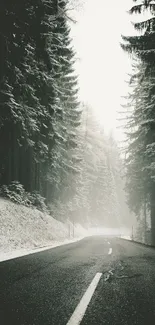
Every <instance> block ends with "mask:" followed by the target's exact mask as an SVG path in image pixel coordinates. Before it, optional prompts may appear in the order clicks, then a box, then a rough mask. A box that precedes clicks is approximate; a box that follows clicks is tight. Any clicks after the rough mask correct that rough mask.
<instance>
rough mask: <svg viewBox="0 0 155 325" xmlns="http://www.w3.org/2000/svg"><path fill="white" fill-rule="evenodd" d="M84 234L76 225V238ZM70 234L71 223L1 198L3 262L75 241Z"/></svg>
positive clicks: (1, 251) (0, 250) (0, 255)
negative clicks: (64, 222)
mask: <svg viewBox="0 0 155 325" xmlns="http://www.w3.org/2000/svg"><path fill="white" fill-rule="evenodd" d="M85 235H86V231H85V230H84V228H82V227H81V226H80V225H76V227H75V237H76V238H77V239H78V238H79V239H80V238H82V237H84V236H85ZM69 237H70V236H69V224H63V223H62V222H60V221H57V220H55V219H54V218H52V217H51V216H50V215H47V214H44V213H42V212H40V211H39V210H37V209H35V208H34V209H31V208H27V207H25V206H22V205H17V204H15V203H12V202H10V201H9V200H5V199H2V198H0V261H2V260H6V259H10V258H14V257H17V256H22V255H26V254H30V253H32V252H33V253H34V252H36V251H40V250H43V249H47V247H48V248H50V247H56V246H59V245H62V244H67V243H69V242H72V241H75V239H73V238H72V237H71V238H69Z"/></svg>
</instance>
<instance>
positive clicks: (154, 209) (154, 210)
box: [151, 191, 155, 246]
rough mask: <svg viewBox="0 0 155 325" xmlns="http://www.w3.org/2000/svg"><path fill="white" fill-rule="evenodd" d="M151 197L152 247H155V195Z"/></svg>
mask: <svg viewBox="0 0 155 325" xmlns="http://www.w3.org/2000/svg"><path fill="white" fill-rule="evenodd" d="M152 192H153V193H152V197H151V245H153V246H155V195H154V191H152Z"/></svg>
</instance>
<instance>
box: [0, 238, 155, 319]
mask: <svg viewBox="0 0 155 325" xmlns="http://www.w3.org/2000/svg"><path fill="white" fill-rule="evenodd" d="M96 275H99V278H98V283H97V284H96V289H94V290H95V291H94V292H92V293H91V292H90V291H91V290H92V289H91V288H90V287H91V285H93V284H92V281H94V280H93V279H94V278H95V277H96ZM86 292H87V297H86V296H85V295H86ZM90 295H92V296H91V297H90ZM88 296H89V297H88ZM83 297H85V298H83ZM89 298H90V299H89ZM83 299H84V300H83ZM88 300H90V301H88ZM81 301H82V307H79V308H83V311H81V310H80V309H79V310H78V306H79V304H80V302H81ZM88 302H89V303H88ZM84 304H85V305H88V306H87V308H85V310H84V307H83V306H84ZM76 311H77V315H76V317H77V318H76V319H74V318H72V317H73V315H74V314H75V313H76ZM80 312H81V315H82V316H81V318H82V320H79V319H80V318H79V319H78V317H79V314H80ZM82 313H83V314H82ZM0 324H1V325H13V324H15V325H66V324H69V325H77V324H81V325H102V324H105V325H121V324H123V325H126V324H127V325H130V324H131V325H134V324H136V325H144V324H145V325H147V324H149V325H154V324H155V249H151V248H147V247H143V246H142V245H138V244H134V243H131V242H128V241H125V240H122V239H117V238H107V239H106V238H104V237H101V236H98V237H89V238H86V239H83V240H81V241H79V242H77V243H73V244H69V245H65V246H61V247H57V248H54V249H51V250H48V251H43V252H40V253H36V254H32V255H29V256H25V257H20V258H17V259H14V260H10V261H6V262H1V263H0Z"/></svg>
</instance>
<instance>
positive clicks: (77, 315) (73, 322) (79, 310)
mask: <svg viewBox="0 0 155 325" xmlns="http://www.w3.org/2000/svg"><path fill="white" fill-rule="evenodd" d="M101 276H102V273H96V275H95V277H94V279H93V280H92V282H91V283H90V285H89V287H88V289H87V290H86V292H85V293H84V295H83V297H82V299H81V301H80V302H79V304H78V305H77V307H76V308H75V311H74V313H73V314H72V316H71V318H70V320H69V321H68V323H67V325H79V324H80V323H81V321H82V319H83V316H84V314H85V312H86V309H87V307H88V305H89V303H90V300H91V298H92V296H93V294H94V291H95V289H96V287H97V285H98V283H99V281H100V278H101Z"/></svg>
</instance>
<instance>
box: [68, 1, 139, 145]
mask: <svg viewBox="0 0 155 325" xmlns="http://www.w3.org/2000/svg"><path fill="white" fill-rule="evenodd" d="M76 1H77V2H78V0H76ZM131 5H132V1H131V0H117V1H116V0H111V1H105V0H85V3H84V5H83V8H82V10H78V11H77V12H76V20H77V23H76V24H75V25H72V36H73V40H74V46H75V49H76V52H77V56H78V57H79V58H80V60H79V61H78V62H77V64H76V70H77V73H78V75H79V86H80V99H81V100H83V101H86V102H87V103H89V104H90V105H91V106H92V107H93V109H94V112H95V115H96V116H97V117H98V118H99V120H100V122H101V124H102V125H103V127H104V129H105V131H110V130H111V129H113V131H114V134H115V136H116V138H117V139H118V140H121V139H122V137H123V133H122V132H123V131H121V130H117V129H116V127H117V126H118V122H117V118H118V117H119V116H118V113H117V111H120V109H122V108H121V106H120V104H121V102H122V99H121V96H124V95H126V94H127V90H128V86H127V83H125V80H127V73H128V72H130V69H131V60H130V59H129V57H128V55H127V54H125V53H124V52H123V51H122V49H121V47H120V44H119V42H120V40H121V34H123V35H131V34H133V27H132V24H131V22H130V15H128V14H127V13H126V11H127V10H128V9H129V8H130V7H131Z"/></svg>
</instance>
